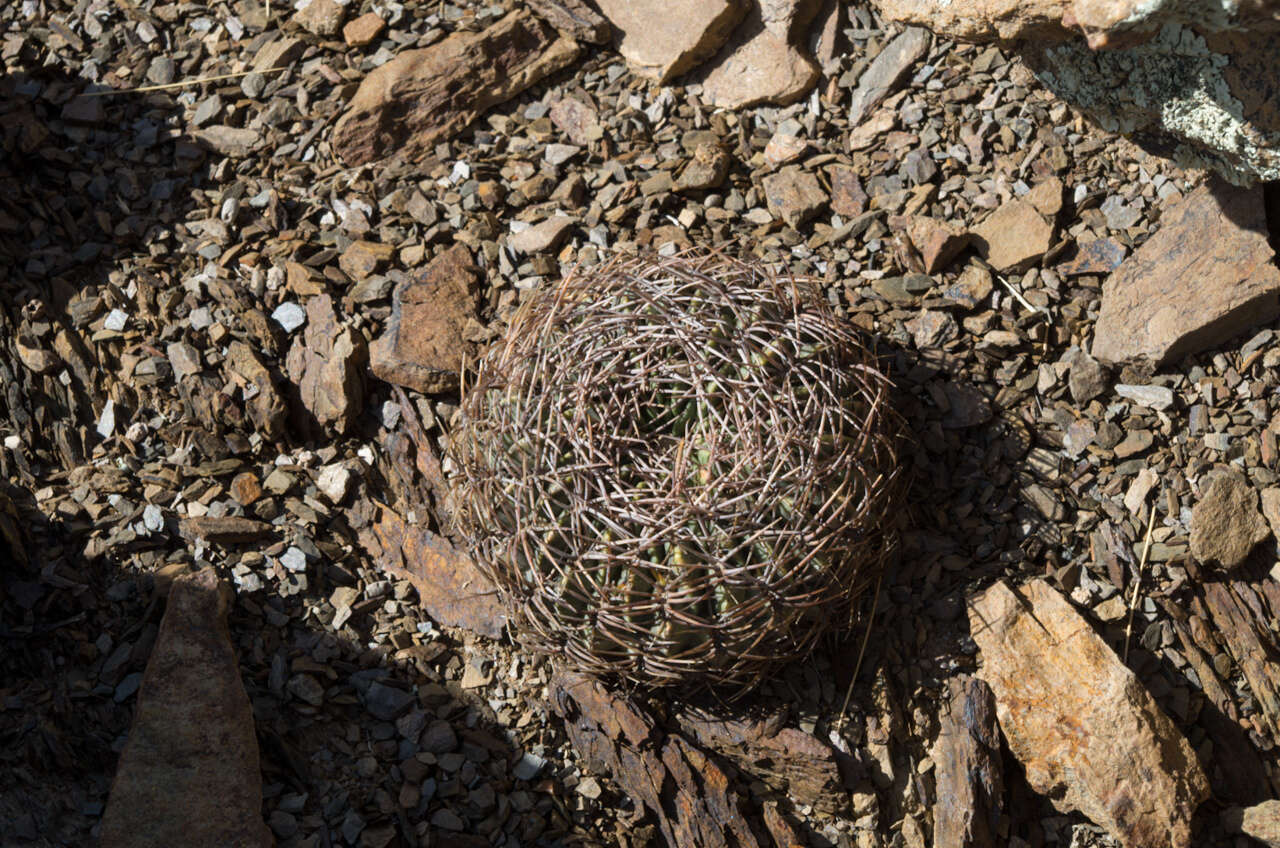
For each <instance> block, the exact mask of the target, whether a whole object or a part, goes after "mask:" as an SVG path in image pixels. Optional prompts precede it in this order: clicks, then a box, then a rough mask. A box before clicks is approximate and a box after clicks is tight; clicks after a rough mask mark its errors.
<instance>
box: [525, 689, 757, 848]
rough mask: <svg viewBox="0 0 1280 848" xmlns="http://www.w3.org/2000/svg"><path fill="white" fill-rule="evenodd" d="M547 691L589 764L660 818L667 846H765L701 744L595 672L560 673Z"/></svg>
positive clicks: (584, 759)
mask: <svg viewBox="0 0 1280 848" xmlns="http://www.w3.org/2000/svg"><path fill="white" fill-rule="evenodd" d="M548 689H549V692H550V700H551V709H552V710H554V711H555V712H556V714H558V715H559V716H561V717H562V718H563V719H564V720H565V730H566V733H567V734H568V736H569V741H570V742H571V743H572V744H573V747H574V749H575V750H577V752H578V756H580V757H581V758H582V761H583V763H584V764H585V765H586V766H587V768H589V769H590V770H591V771H593V772H595V773H596V774H602V775H607V776H608V777H610V778H611V779H612V780H613V781H614V782H615V783H617V784H618V786H619V787H620V788H621V789H622V791H623V792H624V793H626V795H627V796H628V797H630V798H631V799H632V800H633V801H634V802H636V804H637V805H639V806H642V807H643V808H644V809H645V811H646V812H648V813H649V814H650V815H652V816H654V817H655V818H656V819H657V821H658V828H659V830H660V831H661V833H662V835H663V837H664V838H665V839H666V841H667V844H668V845H682V846H683V845H688V846H697V848H760V842H759V841H758V840H757V839H756V837H755V834H754V833H753V832H752V830H751V828H750V826H748V824H747V821H746V816H745V815H744V811H743V809H742V803H741V801H740V799H739V797H738V795H737V794H735V793H734V792H733V790H732V789H731V788H730V786H729V777H728V775H727V774H725V772H724V771H723V770H722V769H721V768H720V767H719V766H718V765H716V764H715V763H714V762H713V761H711V760H710V759H708V758H707V756H706V754H704V753H703V752H702V751H701V750H700V749H698V748H697V747H696V746H695V745H693V744H691V743H690V742H689V741H688V740H687V739H685V738H684V737H683V736H681V735H680V734H677V733H665V732H664V731H663V730H662V729H661V728H659V727H658V726H657V724H656V723H655V722H654V720H653V718H652V717H650V716H649V715H648V714H647V713H645V712H644V711H643V710H641V708H640V707H639V706H637V705H636V704H635V703H634V702H632V701H629V700H627V699H626V698H624V697H622V696H620V695H617V694H614V693H613V692H610V691H609V690H608V689H606V688H605V687H604V686H603V685H602V684H601V683H600V682H599V681H597V680H596V679H595V678H593V677H589V676H587V675H585V674H578V673H576V672H560V673H558V674H556V676H555V677H553V678H552V680H551V684H550V686H549V687H548Z"/></svg>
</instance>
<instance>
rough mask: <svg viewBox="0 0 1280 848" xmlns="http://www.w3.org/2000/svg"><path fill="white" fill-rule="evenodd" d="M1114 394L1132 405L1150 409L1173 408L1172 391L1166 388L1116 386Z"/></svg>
mask: <svg viewBox="0 0 1280 848" xmlns="http://www.w3.org/2000/svg"><path fill="white" fill-rule="evenodd" d="M1116 394H1118V395H1120V397H1122V398H1128V399H1129V400H1131V401H1133V402H1134V403H1137V404H1140V405H1142V406H1147V407H1150V408H1152V409H1156V410H1160V409H1168V408H1169V407H1171V406H1173V389H1170V388H1168V387H1166V386H1133V385H1129V384H1127V383H1118V384H1116Z"/></svg>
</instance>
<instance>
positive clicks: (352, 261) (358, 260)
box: [295, 241, 396, 282]
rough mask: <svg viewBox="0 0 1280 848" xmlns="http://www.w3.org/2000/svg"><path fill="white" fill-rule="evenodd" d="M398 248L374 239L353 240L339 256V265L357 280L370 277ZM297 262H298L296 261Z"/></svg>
mask: <svg viewBox="0 0 1280 848" xmlns="http://www.w3.org/2000/svg"><path fill="white" fill-rule="evenodd" d="M395 252H396V249H395V247H393V246H392V245H389V244H378V243H377V242H372V241H353V242H351V244H350V245H348V246H347V249H346V250H344V251H342V253H341V255H339V256H338V267H339V268H341V269H342V272H343V273H344V274H346V275H347V276H348V277H350V278H351V279H353V280H356V281H357V282H358V281H360V280H363V279H366V278H367V277H369V275H371V274H373V273H374V272H375V271H377V270H378V268H379V266H381V265H382V264H383V263H385V262H388V261H390V259H391V257H392V256H395ZM295 264H296V263H295Z"/></svg>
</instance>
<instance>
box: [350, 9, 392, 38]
mask: <svg viewBox="0 0 1280 848" xmlns="http://www.w3.org/2000/svg"><path fill="white" fill-rule="evenodd" d="M386 28H387V22H386V21H384V20H383V19H382V16H381V15H379V14H378V13H377V12H365V13H364V14H363V15H361V16H360V17H358V18H356V19H355V20H354V21H351V22H350V23H348V24H347V25H346V26H344V27H343V28H342V40H343V41H345V42H347V46H348V47H364V46H365V45H367V44H371V43H372V42H373V40H374V39H375V38H377V37H378V36H380V35H382V31H383V30H385V29H386Z"/></svg>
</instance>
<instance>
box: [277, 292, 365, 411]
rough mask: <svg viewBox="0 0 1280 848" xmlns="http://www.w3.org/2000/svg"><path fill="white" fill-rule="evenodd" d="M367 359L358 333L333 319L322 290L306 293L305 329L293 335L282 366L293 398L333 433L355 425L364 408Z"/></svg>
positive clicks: (329, 302)
mask: <svg viewBox="0 0 1280 848" xmlns="http://www.w3.org/2000/svg"><path fill="white" fill-rule="evenodd" d="M368 362H369V352H368V349H367V348H366V346H365V343H364V336H363V335H361V334H360V333H359V332H358V331H356V330H354V329H352V328H351V327H348V326H343V325H342V324H340V323H339V321H338V315H337V312H335V310H334V307H333V299H332V298H331V297H329V295H327V294H322V295H316V296H315V297H312V298H311V299H309V300H308V301H307V329H306V331H305V332H304V333H303V334H302V335H301V336H299V337H297V338H296V339H295V340H294V343H293V347H292V348H291V349H290V350H289V357H288V360H287V362H286V366H287V368H288V371H289V379H290V380H292V381H293V383H294V385H295V386H296V387H297V400H298V401H299V402H300V403H301V405H302V408H303V409H305V410H306V411H307V412H308V413H310V414H311V415H312V416H313V417H314V418H315V422H316V423H317V424H319V425H320V426H321V427H324V428H328V429H332V430H334V431H335V432H337V433H339V434H342V433H346V432H348V431H349V430H350V429H351V428H352V427H354V426H355V422H356V419H357V418H359V417H360V413H362V412H363V411H364V372H365V368H366V366H367V365H368ZM297 411H298V410H296V409H295V412H297ZM304 429H305V428H304Z"/></svg>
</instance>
